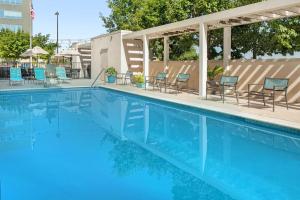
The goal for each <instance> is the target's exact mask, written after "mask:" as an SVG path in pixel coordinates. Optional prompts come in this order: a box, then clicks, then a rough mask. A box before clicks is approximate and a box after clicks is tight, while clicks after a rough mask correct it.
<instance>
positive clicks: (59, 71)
mask: <svg viewBox="0 0 300 200" xmlns="http://www.w3.org/2000/svg"><path fill="white" fill-rule="evenodd" d="M55 70H56V76H57V80H59V81H62V82H63V81H69V80H71V79H70V78H68V77H67V75H66V69H65V68H64V67H56V68H55Z"/></svg>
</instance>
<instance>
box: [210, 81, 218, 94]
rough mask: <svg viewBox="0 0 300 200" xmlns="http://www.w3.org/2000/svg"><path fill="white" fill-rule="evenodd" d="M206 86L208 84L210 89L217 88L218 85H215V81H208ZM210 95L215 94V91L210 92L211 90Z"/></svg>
mask: <svg viewBox="0 0 300 200" xmlns="http://www.w3.org/2000/svg"><path fill="white" fill-rule="evenodd" d="M208 84H209V86H210V87H217V86H218V83H217V81H215V80H210V81H208ZM211 94H212V95H215V94H217V91H216V89H212V90H211Z"/></svg>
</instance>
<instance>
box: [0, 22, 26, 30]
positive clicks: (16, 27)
mask: <svg viewBox="0 0 300 200" xmlns="http://www.w3.org/2000/svg"><path fill="white" fill-rule="evenodd" d="M22 28H23V27H22V26H21V25H14V24H0V30H2V29H9V30H11V31H14V32H17V31H19V30H22Z"/></svg>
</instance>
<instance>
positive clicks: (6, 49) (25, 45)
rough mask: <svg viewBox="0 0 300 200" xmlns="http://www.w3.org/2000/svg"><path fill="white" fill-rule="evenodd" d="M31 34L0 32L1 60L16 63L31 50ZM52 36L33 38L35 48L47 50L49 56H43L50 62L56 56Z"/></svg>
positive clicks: (4, 30)
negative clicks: (23, 54)
mask: <svg viewBox="0 0 300 200" xmlns="http://www.w3.org/2000/svg"><path fill="white" fill-rule="evenodd" d="M29 37H30V36H29V34H28V33H24V32H23V31H18V32H13V31H10V30H8V29H3V30H1V31H0V58H2V59H4V60H7V61H12V62H16V60H18V59H19V58H20V55H21V54H22V53H23V52H25V51H26V50H27V49H29V45H30V44H29V43H30V41H29ZM49 37H50V35H42V34H41V33H39V34H37V35H35V36H34V37H33V40H32V41H33V46H40V47H42V48H43V49H45V50H46V51H47V52H48V53H49V55H46V56H43V58H44V59H47V60H49V59H50V57H51V56H52V55H53V54H54V51H55V49H56V44H55V43H52V42H50V40H49Z"/></svg>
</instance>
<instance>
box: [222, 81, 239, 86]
mask: <svg viewBox="0 0 300 200" xmlns="http://www.w3.org/2000/svg"><path fill="white" fill-rule="evenodd" d="M220 85H221V86H236V85H237V82H224V83H223V84H220Z"/></svg>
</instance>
